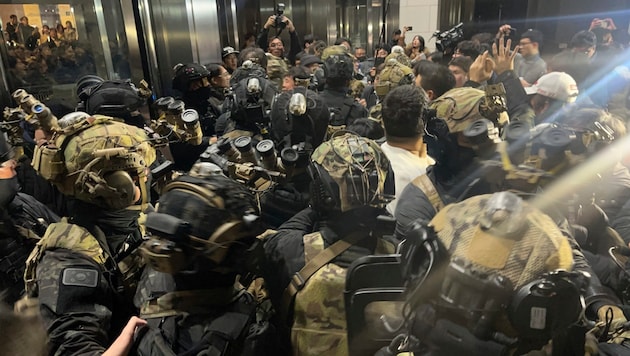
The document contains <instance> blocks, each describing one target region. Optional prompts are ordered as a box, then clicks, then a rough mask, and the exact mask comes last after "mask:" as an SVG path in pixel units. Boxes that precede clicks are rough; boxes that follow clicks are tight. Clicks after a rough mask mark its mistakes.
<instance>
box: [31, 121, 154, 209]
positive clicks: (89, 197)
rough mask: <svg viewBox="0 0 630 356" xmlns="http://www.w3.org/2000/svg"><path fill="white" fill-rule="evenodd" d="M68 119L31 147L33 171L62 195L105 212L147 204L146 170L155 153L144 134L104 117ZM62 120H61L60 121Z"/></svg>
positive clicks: (142, 131) (139, 130)
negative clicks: (46, 139) (43, 142)
mask: <svg viewBox="0 0 630 356" xmlns="http://www.w3.org/2000/svg"><path fill="white" fill-rule="evenodd" d="M86 116H87V115H84V116H83V118H82V119H79V120H72V122H70V123H68V125H67V126H65V127H63V128H59V129H58V130H56V131H55V132H54V133H53V137H52V139H51V140H50V141H49V143H48V144H47V145H45V146H38V147H36V149H35V153H34V158H33V167H34V168H35V170H37V172H38V173H39V175H40V176H42V177H43V178H44V179H46V180H49V181H50V182H52V183H53V184H54V185H55V186H56V187H57V188H58V189H59V191H60V192H61V193H63V194H65V195H68V196H72V197H75V198H76V199H79V200H82V201H85V202H89V203H92V204H94V205H97V206H100V207H102V208H106V209H110V210H118V209H123V208H125V207H128V206H131V205H133V204H134V203H135V202H136V196H135V195H136V190H135V187H136V186H138V187H139V188H140V191H141V198H142V201H143V202H144V203H146V202H147V201H148V190H147V188H146V184H145V179H146V177H147V167H148V166H149V165H150V164H151V163H153V161H155V158H156V154H155V150H154V149H153V147H151V145H149V143H148V137H147V134H146V133H145V131H144V130H142V129H139V128H137V127H135V126H131V125H127V124H124V123H122V122H119V121H116V120H114V119H113V118H111V117H106V116H100V115H97V116H91V117H89V116H88V117H86ZM61 121H62V122H63V120H61Z"/></svg>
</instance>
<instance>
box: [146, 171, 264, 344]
mask: <svg viewBox="0 0 630 356" xmlns="http://www.w3.org/2000/svg"><path fill="white" fill-rule="evenodd" d="M212 166H214V165H213V164H212V163H198V164H196V165H195V166H194V167H193V169H192V170H191V172H190V173H189V174H187V175H184V176H182V177H179V178H178V179H177V180H175V181H173V182H171V183H170V184H169V185H168V186H167V187H166V188H165V192H164V193H163V195H162V196H161V197H160V202H159V206H158V209H157V212H154V213H150V214H148V216H147V221H146V226H147V229H148V230H149V231H150V232H151V233H152V237H151V239H149V240H148V241H146V242H145V243H144V244H143V246H142V248H141V251H142V254H143V256H144V258H145V260H146V261H147V264H148V265H149V266H150V267H148V268H147V269H145V272H144V274H143V277H142V280H141V283H140V285H139V287H138V290H137V293H136V300H137V302H139V304H140V305H141V309H140V316H141V317H142V318H144V319H146V320H147V327H146V328H145V329H141V330H140V331H139V333H138V337H137V338H136V342H135V343H136V350H137V351H136V352H137V355H143V356H147V355H175V354H182V353H185V354H187V355H208V354H212V355H272V354H276V350H275V348H276V343H275V340H274V337H275V332H274V328H273V327H272V326H271V325H270V324H269V322H268V320H267V318H266V315H265V312H264V310H263V309H260V308H259V305H258V302H257V300H256V297H255V296H253V295H251V294H250V293H248V292H247V291H245V289H244V287H242V286H241V285H240V284H239V283H238V282H237V279H236V278H237V275H239V274H240V275H241V279H240V282H241V283H245V279H246V276H247V275H248V273H251V272H252V271H251V270H250V269H248V267H250V266H251V260H252V259H254V258H255V256H253V255H252V252H253V251H256V250H255V249H250V246H252V244H254V243H257V240H256V235H258V234H259V233H260V232H262V229H261V227H262V225H261V224H260V223H259V222H258V221H257V218H258V217H257V215H258V209H257V207H256V202H255V199H254V196H253V194H252V193H251V192H250V191H249V190H248V189H247V188H246V187H244V186H243V185H241V184H239V183H237V182H236V181H234V180H231V179H230V178H228V177H226V176H224V175H223V174H222V173H220V171H219V173H217V172H216V169H217V168H218V167H216V166H215V167H214V168H213V167H212ZM237 286H238V287H237Z"/></svg>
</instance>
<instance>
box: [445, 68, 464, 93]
mask: <svg viewBox="0 0 630 356" xmlns="http://www.w3.org/2000/svg"><path fill="white" fill-rule="evenodd" d="M448 69H449V70H450V71H451V73H453V76H455V88H461V87H463V86H464V83H466V81H467V80H468V74H466V72H464V70H463V69H462V68H461V67H459V66H454V65H450V66H448Z"/></svg>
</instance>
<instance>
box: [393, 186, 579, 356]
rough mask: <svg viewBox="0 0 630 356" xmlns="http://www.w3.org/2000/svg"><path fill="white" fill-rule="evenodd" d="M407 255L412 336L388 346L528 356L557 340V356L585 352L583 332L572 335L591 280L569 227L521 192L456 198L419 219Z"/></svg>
mask: <svg viewBox="0 0 630 356" xmlns="http://www.w3.org/2000/svg"><path fill="white" fill-rule="evenodd" d="M400 252H401V260H402V265H401V270H402V274H403V276H404V277H403V278H404V279H405V280H406V282H405V283H406V303H407V304H406V309H407V311H406V312H405V313H404V314H405V315H404V317H405V318H406V319H407V322H406V323H405V325H406V327H405V329H406V331H404V332H403V335H404V336H406V337H407V338H408V339H407V340H408V341H407V342H406V343H405V345H400V343H399V341H395V342H394V343H393V344H392V345H390V347H389V349H390V350H396V349H398V346H401V347H402V348H403V349H398V350H399V351H413V352H414V354H415V355H447V354H470V355H505V354H515V355H522V354H525V353H527V352H529V351H532V350H540V349H541V348H542V347H543V346H545V345H546V344H547V343H548V341H549V340H550V339H553V349H554V352H553V354H554V355H556V354H558V355H560V354H567V355H569V354H570V355H581V354H584V334H583V333H582V339H581V342H576V341H575V340H573V339H567V338H566V334H567V333H568V330H569V327H570V326H571V325H573V324H575V323H579V322H581V321H582V320H581V319H582V317H583V314H582V307H583V305H582V303H583V301H582V295H583V294H584V289H585V287H586V285H587V284H588V279H589V277H590V276H589V275H588V274H586V273H581V272H579V271H575V270H574V260H573V256H572V253H571V247H570V245H569V242H568V240H567V236H566V235H565V232H563V231H562V230H561V229H560V228H559V227H558V226H557V225H556V223H555V221H554V220H553V219H552V218H551V217H549V216H548V215H546V214H545V213H543V212H542V211H541V210H539V209H538V208H536V207H535V206H534V205H533V204H531V203H527V202H524V201H523V200H522V199H521V198H520V197H518V196H517V195H516V194H514V193H511V192H500V193H495V194H492V195H480V196H475V197H471V198H469V199H467V200H465V201H463V202H459V203H455V204H451V205H449V206H447V207H445V208H444V209H442V210H441V211H440V212H439V213H438V214H437V215H436V216H435V217H434V218H433V219H432V220H431V221H430V222H423V223H420V222H416V223H414V230H413V232H412V233H411V234H410V236H409V240H407V241H406V242H405V244H403V245H402V249H401V251H400ZM543 289H544V290H545V291H544V292H543ZM535 311H544V312H543V313H544V315H542V316H541V315H536V313H535ZM508 335H509V336H508ZM396 339H397V340H402V338H396ZM560 350H561V352H560V353H556V351H560Z"/></svg>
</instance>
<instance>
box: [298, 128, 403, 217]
mask: <svg viewBox="0 0 630 356" xmlns="http://www.w3.org/2000/svg"><path fill="white" fill-rule="evenodd" d="M308 170H309V174H310V175H311V178H312V180H313V182H312V184H311V200H312V203H313V207H314V208H315V209H317V210H319V211H321V212H335V211H336V212H345V211H348V210H351V209H355V208H359V207H365V206H372V207H379V208H382V207H384V206H385V204H387V203H388V202H389V201H390V200H391V198H392V197H393V191H394V190H393V186H392V185H393V184H392V182H393V179H391V167H390V163H389V160H388V159H387V157H386V156H385V154H384V153H383V152H382V151H381V148H380V146H379V145H378V144H376V143H375V142H374V141H372V140H370V139H368V138H365V137H361V136H358V135H356V134H354V133H350V132H344V131H340V132H338V133H337V134H335V135H333V137H332V138H331V139H330V140H328V141H326V142H324V143H322V144H321V145H320V146H319V147H317V148H316V149H315V151H314V152H313V154H312V155H311V165H310V166H309V169H308ZM388 178H390V179H388Z"/></svg>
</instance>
